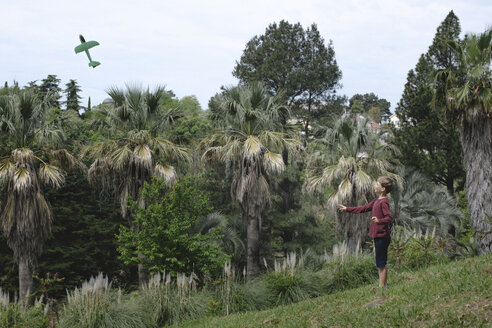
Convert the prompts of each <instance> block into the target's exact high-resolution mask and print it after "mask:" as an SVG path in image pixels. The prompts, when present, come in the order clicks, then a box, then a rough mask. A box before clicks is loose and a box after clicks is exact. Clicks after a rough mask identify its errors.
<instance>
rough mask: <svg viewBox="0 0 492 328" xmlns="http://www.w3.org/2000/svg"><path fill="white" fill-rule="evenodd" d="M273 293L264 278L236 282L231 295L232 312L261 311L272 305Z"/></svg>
mask: <svg viewBox="0 0 492 328" xmlns="http://www.w3.org/2000/svg"><path fill="white" fill-rule="evenodd" d="M271 300H272V293H271V290H270V289H269V288H268V287H267V284H266V283H265V282H264V281H263V280H255V281H251V282H247V283H234V284H233V285H232V288H231V295H230V312H231V313H237V312H244V311H259V310H264V309H268V308H269V307H270V306H271Z"/></svg>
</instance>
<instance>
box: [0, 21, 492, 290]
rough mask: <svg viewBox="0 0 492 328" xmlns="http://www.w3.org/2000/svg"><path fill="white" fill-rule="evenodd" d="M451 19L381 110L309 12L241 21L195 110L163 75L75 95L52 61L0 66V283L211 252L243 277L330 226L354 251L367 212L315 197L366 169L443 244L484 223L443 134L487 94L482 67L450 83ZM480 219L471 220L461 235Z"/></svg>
mask: <svg viewBox="0 0 492 328" xmlns="http://www.w3.org/2000/svg"><path fill="white" fill-rule="evenodd" d="M487 33H489V34H490V31H489V32H487ZM487 33H485V34H484V35H487ZM459 34H460V25H459V20H458V18H457V17H456V16H455V15H454V13H453V12H450V13H449V15H448V16H447V17H446V19H445V20H444V21H443V22H442V23H441V25H440V26H439V27H438V29H437V33H436V36H435V38H434V41H433V43H432V45H430V47H429V50H428V52H427V53H426V54H423V55H422V56H421V58H420V59H419V61H418V63H417V65H416V67H415V69H414V70H411V71H410V72H409V74H408V78H407V84H406V85H405V90H404V93H403V96H402V99H401V101H400V102H399V104H398V105H397V108H396V116H397V117H398V118H399V122H397V123H396V125H395V124H392V123H390V120H389V118H390V115H391V113H390V111H389V109H390V103H389V102H388V101H387V100H385V99H383V98H379V97H378V96H377V95H375V94H374V93H371V92H368V93H366V94H356V95H353V96H352V97H351V98H350V99H349V98H348V97H347V96H344V95H341V94H340V82H341V78H342V72H341V70H340V68H339V67H338V65H337V62H336V59H335V50H334V45H333V43H332V42H331V41H329V42H326V41H325V40H324V39H323V37H322V36H321V35H320V33H319V31H318V30H317V26H316V25H315V24H313V25H311V26H309V27H308V28H306V29H304V28H303V27H302V26H301V25H300V24H290V23H288V22H286V21H281V22H280V23H278V24H276V23H274V24H271V25H270V26H268V27H267V29H266V31H265V34H263V35H260V36H255V37H254V38H252V39H251V40H250V41H249V42H248V43H247V45H246V48H245V50H244V52H243V55H242V56H241V58H240V60H239V61H237V63H236V66H235V67H234V70H233V75H234V76H236V77H237V78H238V79H239V80H240V83H239V85H238V86H234V87H223V88H222V91H221V92H220V93H218V94H216V95H215V96H214V97H212V98H211V99H210V101H209V104H208V109H207V110H203V109H202V108H201V107H200V104H199V103H198V101H197V99H196V98H195V97H194V96H189V97H184V98H181V99H179V98H177V97H176V96H175V95H174V93H173V92H172V91H171V90H166V89H164V88H162V87H157V88H155V89H154V90H149V89H148V88H144V87H142V86H139V85H125V86H124V87H120V86H112V87H109V88H108V89H107V93H108V101H105V102H104V103H102V104H99V105H97V106H91V104H90V103H89V104H88V105H87V106H82V105H80V97H79V93H80V91H81V87H80V86H78V84H77V82H76V81H74V80H70V81H69V83H67V84H66V85H65V86H66V88H65V89H64V91H62V89H61V88H60V86H59V85H60V82H61V81H60V80H59V79H57V77H56V76H55V75H49V76H48V77H47V78H46V79H43V80H42V81H41V83H40V84H37V83H36V81H34V82H30V83H28V85H26V86H23V87H20V86H19V85H17V84H16V83H14V85H10V86H9V85H8V84H7V83H6V84H5V87H4V88H3V89H1V90H0V118H1V121H0V124H1V131H2V132H1V135H0V141H1V148H0V152H1V156H2V160H1V163H0V177H1V178H2V197H1V202H0V206H1V217H0V219H1V222H2V232H3V233H2V237H1V240H0V242H1V245H2V246H1V253H0V262H1V263H0V267H1V268H2V269H1V270H2V271H0V279H1V286H2V288H3V289H4V290H5V289H7V290H9V291H11V292H13V291H18V293H19V295H20V298H24V297H26V296H33V295H38V294H39V293H41V291H42V292H43V293H44V294H48V295H50V293H51V296H53V297H55V298H58V297H60V296H62V295H63V294H64V293H65V289H66V288H72V287H74V286H76V285H79V284H80V283H81V282H82V281H84V280H87V279H89V278H90V277H91V276H93V275H95V274H96V273H98V272H104V273H106V274H108V275H109V276H110V277H111V280H112V281H113V284H114V285H116V286H120V287H123V288H129V289H131V288H134V287H136V286H137V283H139V284H140V285H143V284H145V283H146V282H147V281H148V279H149V274H153V273H156V272H162V271H163V270H166V272H171V273H173V274H176V273H178V272H183V273H190V272H195V273H196V274H198V275H199V276H200V277H201V278H203V279H208V278H207V277H214V276H217V275H218V274H219V273H220V271H221V269H222V268H223V265H224V263H227V262H228V261H232V263H233V264H234V266H236V267H237V270H238V272H242V270H243V268H245V275H246V276H247V277H253V276H256V275H258V273H259V272H260V271H261V270H262V267H264V264H265V263H266V264H267V265H268V263H270V265H271V263H273V261H274V260H275V258H276V257H284V256H285V255H286V254H288V252H291V251H298V252H301V251H302V250H307V249H311V250H312V251H314V252H315V253H318V254H322V253H324V252H325V251H328V252H330V251H331V249H332V247H333V246H334V245H335V244H337V243H339V242H341V241H342V240H344V241H345V242H346V244H347V247H348V249H349V251H350V252H352V253H355V252H358V251H359V250H360V248H364V247H366V243H365V242H366V238H367V230H368V224H366V223H367V222H368V221H367V222H365V221H364V220H363V218H361V217H358V218H357V219H356V218H355V217H351V216H347V217H345V216H342V215H340V214H339V213H336V211H334V210H333V206H327V203H328V204H329V205H333V204H336V203H337V202H338V203H344V204H351V205H357V204H362V203H364V202H366V201H368V200H370V198H371V197H373V193H372V183H373V181H374V179H376V178H377V177H378V176H380V175H388V176H391V177H393V178H394V180H395V181H396V182H397V186H398V188H397V190H396V191H395V192H394V195H393V196H392V200H391V202H392V203H391V204H392V205H391V209H392V211H393V213H394V218H395V222H396V223H397V224H398V225H401V226H404V227H406V228H407V229H419V230H421V231H425V230H427V229H430V230H432V229H436V231H437V233H439V234H441V235H442V236H443V237H445V238H446V239H449V240H455V243H454V244H453V245H454V246H453V245H452V246H450V247H451V250H450V251H451V252H453V251H454V252H458V250H457V247H458V246H457V245H458V244H459V243H461V242H463V241H464V240H465V239H466V238H465V239H463V238H462V240H460V238H461V237H462V234H463V232H466V231H469V232H476V231H481V232H482V233H484V232H485V233H486V232H487V231H488V230H487V229H488V228H489V227H490V226H487V223H486V218H485V217H484V216H483V214H487V213H492V211H490V212H480V213H479V212H477V208H480V209H482V211H483V210H485V211H486V210H487V209H486V208H485V207H483V205H484V204H486V203H487V200H490V195H491V194H492V193H488V194H487V190H485V189H486V188H488V187H487V186H484V185H480V181H476V180H475V181H474V180H473V179H472V178H471V177H470V176H467V177H466V178H465V170H464V168H463V160H462V151H461V150H460V149H461V148H460V147H461V146H460V144H462V142H463V138H465V137H463V136H466V135H467V134H466V133H467V130H466V129H467V125H466V124H465V125H463V122H464V119H465V120H466V119H467V118H468V116H466V115H462V114H461V113H462V112H463V111H464V112H466V110H467V109H468V108H469V107H470V106H471V105H470V104H479V105H480V104H482V105H481V106H482V107H481V108H483V110H484V112H485V113H487V112H490V102H489V103H487V102H484V100H483V99H485V98H484V97H486V96H487V91H486V90H489V91H488V92H489V93H488V95H489V98H486V99H489V100H490V77H486V78H485V82H483V81H482V80H480V81H482V82H481V83H482V84H473V83H478V82H476V80H473V81H472V82H470V83H472V85H473V86H475V85H483V87H481V86H479V87H475V89H476V91H475V89H474V92H475V94H473V93H472V94H471V96H470V98H466V99H465V100H463V99H462V102H461V103H460V102H458V101H454V102H450V101H449V95H452V94H453V92H456V88H457V87H458V86H459V83H457V82H456V81H458V80H459V79H461V80H464V79H465V76H467V75H466V72H467V69H468V70H470V67H467V66H466V65H465V64H466V63H464V57H463V56H464V54H465V52H463V51H461V50H462V49H465V50H466V49H468V48H466V47H467V45H468V43H469V42H471V41H473V37H472V36H470V37H467V38H465V40H461V39H459ZM484 37H485V36H484ZM470 40H471V41H470ZM467 42H468V43H467ZM484 42H485V41H483V42H482V43H481V44H482V45H483V44H485V46H487V43H486V42H485V43H484ZM488 47H489V55H488V56H489V57H488V66H487V65H486V64H487V63H486V62H485V64H484V66H483V67H485V68H486V69H488V72H490V40H489V41H488ZM460 49H461V50H460ZM453 74H454V75H453ZM485 76H486V75H485ZM489 76H490V75H489ZM451 79H454V80H453V81H454V83H453V84H451V83H450V81H451ZM487 79H488V80H487ZM487 83H488V84H487ZM487 88H488V89H487ZM483 90H485V91H483ZM62 94H64V95H65V99H66V101H64V102H61V101H60V99H62V98H63V96H62ZM467 99H468V100H467ZM469 99H472V100H473V101H472V102H470V101H469ZM474 99H475V100H474ZM476 99H478V100H476ZM467 101H468V102H467ZM487 104H488V105H487ZM487 106H488V107H487ZM460 110H461V111H460ZM488 120H489V121H487V120H485V122H489V123H490V118H489V119H488ZM475 131H479V135H486V134H487V133H488V132H487V131H488V130H486V129H481V130H476V129H475ZM460 136H461V138H462V139H461V140H460ZM465 139H466V138H465ZM471 151H473V150H471ZM474 151H476V153H475V154H476V156H477V158H480V160H481V161H486V160H487V158H488V159H489V160H490V152H489V154H488V155H487V153H485V154H484V153H480V151H479V150H474ZM468 155H469V154H468ZM487 156H489V157H487ZM465 163H466V162H465ZM467 164H469V165H477V164H478V163H467ZM473 172H474V173H473ZM467 173H468V174H477V171H476V166H474V167H470V168H469V169H467ZM473 181H474V182H473ZM465 187H466V189H465ZM484 188H485V189H484ZM489 188H490V187H489ZM465 190H466V191H468V198H469V199H470V192H469V191H470V190H472V191H473V194H472V195H473V204H472V202H470V203H471V204H470V207H469V208H470V214H471V217H470V218H471V223H470V221H468V220H467V217H466V215H465V216H463V211H465V212H466V210H467V200H466V198H467V197H466V195H465ZM478 191H482V192H484V194H485V195H488V196H483V195H482V196H480V197H478V196H477V197H475V196H476V195H477V193H478ZM487 197H488V199H487ZM487 204H492V202H488V203H487ZM474 206H475V207H474ZM487 206H490V205H487ZM458 207H460V208H461V210H459V209H458ZM466 213H467V212H466ZM489 236H490V235H488V234H485V237H484V236H482V235H481V238H478V243H477V246H476V247H477V250H478V251H483V250H485V249H486V247H490V245H489V246H486V244H487V240H488V239H487V238H489ZM450 245H451V244H450ZM484 245H485V246H484ZM33 274H34V276H35V279H34V283H35V285H33V280H32V278H31V277H32V276H33ZM53 277H55V278H53ZM60 279H63V280H60Z"/></svg>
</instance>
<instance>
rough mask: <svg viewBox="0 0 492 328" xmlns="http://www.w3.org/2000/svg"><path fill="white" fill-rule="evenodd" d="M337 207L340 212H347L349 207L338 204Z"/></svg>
mask: <svg viewBox="0 0 492 328" xmlns="http://www.w3.org/2000/svg"><path fill="white" fill-rule="evenodd" d="M337 207H338V210H339V211H340V212H345V211H346V210H347V207H346V206H343V205H342V204H338V205H337Z"/></svg>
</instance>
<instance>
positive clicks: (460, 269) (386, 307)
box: [175, 255, 492, 328]
mask: <svg viewBox="0 0 492 328" xmlns="http://www.w3.org/2000/svg"><path fill="white" fill-rule="evenodd" d="M389 283H390V284H391V285H390V287H389V288H387V289H385V290H382V291H381V290H377V289H375V288H374V286H365V287H361V288H357V289H351V290H347V291H344V292H339V293H335V294H331V295H327V296H322V297H318V298H315V299H311V300H308V301H304V302H300V303H296V304H292V305H288V306H282V307H277V308H274V309H270V310H266V311H260V312H245V313H241V314H235V315H230V316H227V317H212V318H204V319H197V320H194V321H190V322H185V323H181V324H179V325H176V326H175V327H189V328H192V327H204V328H205V327H207V328H209V327H282V328H286V327H347V326H349V327H350V326H351V327H397V326H404V327H492V255H487V256H481V257H474V258H469V259H466V260H462V261H456V262H452V263H448V264H444V265H436V266H432V267H429V268H426V269H423V270H421V271H416V272H412V273H409V272H402V273H394V272H391V271H390V276H389Z"/></svg>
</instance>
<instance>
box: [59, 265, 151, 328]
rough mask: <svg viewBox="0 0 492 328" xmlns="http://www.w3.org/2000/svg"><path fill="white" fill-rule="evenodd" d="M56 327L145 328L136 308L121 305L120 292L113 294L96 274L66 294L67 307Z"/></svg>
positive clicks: (113, 291) (109, 286)
mask: <svg viewBox="0 0 492 328" xmlns="http://www.w3.org/2000/svg"><path fill="white" fill-rule="evenodd" d="M57 327H60V328H69V327H70V328H86V327H108V328H109V327H114V328H140V327H142V328H144V327H146V325H145V323H144V322H143V320H142V319H141V318H140V315H139V313H138V307H135V306H133V303H131V302H122V295H121V290H118V291H115V290H114V289H112V288H111V283H110V282H109V280H108V278H107V277H104V276H103V275H102V274H99V275H98V276H97V277H95V278H94V277H93V278H91V279H90V280H89V281H86V282H84V283H83V284H82V287H80V288H75V290H74V291H73V292H69V291H67V303H66V304H65V305H64V307H63V310H62V311H61V313H60V316H59V320H58V324H57Z"/></svg>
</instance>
